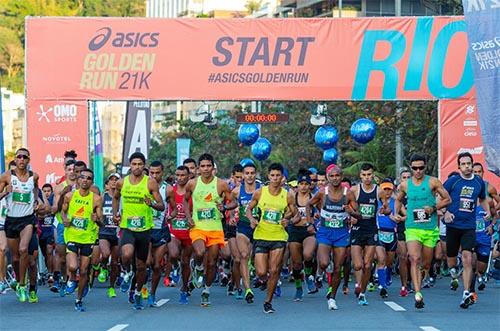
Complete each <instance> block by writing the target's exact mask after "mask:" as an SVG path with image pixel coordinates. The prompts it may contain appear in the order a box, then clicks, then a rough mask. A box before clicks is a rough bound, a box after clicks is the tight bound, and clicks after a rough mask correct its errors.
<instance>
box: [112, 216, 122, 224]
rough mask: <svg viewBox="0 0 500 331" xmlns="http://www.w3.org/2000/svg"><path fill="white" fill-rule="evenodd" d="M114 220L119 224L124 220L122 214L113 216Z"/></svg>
mask: <svg viewBox="0 0 500 331" xmlns="http://www.w3.org/2000/svg"><path fill="white" fill-rule="evenodd" d="M113 221H114V222H115V224H116V225H119V224H120V222H121V221H122V216H121V215H120V214H117V215H115V216H113Z"/></svg>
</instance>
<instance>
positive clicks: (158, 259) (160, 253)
mask: <svg viewBox="0 0 500 331" xmlns="http://www.w3.org/2000/svg"><path fill="white" fill-rule="evenodd" d="M149 175H150V176H151V177H152V178H153V179H154V180H155V181H156V182H157V183H158V186H159V187H160V195H161V198H162V201H164V202H167V201H168V203H169V209H170V210H172V211H173V212H172V213H171V214H169V216H168V219H170V218H175V217H176V216H177V208H176V206H175V198H174V196H173V192H171V191H170V192H171V193H170V196H169V195H167V194H168V193H167V187H168V185H167V183H166V182H165V181H164V180H163V175H164V168H163V164H162V163H161V162H160V161H153V162H151V165H150V166H149ZM167 221H168V220H167ZM168 242H170V231H169V228H168V226H167V222H165V212H163V211H158V210H155V209H153V229H152V230H151V249H150V257H151V258H150V260H151V261H152V262H151V265H152V266H153V275H152V277H151V290H150V294H149V297H148V304H149V306H150V307H158V304H157V302H156V289H157V288H158V284H159V283H160V278H161V271H162V268H161V264H162V261H163V257H164V256H165V254H166V253H167V243H168Z"/></svg>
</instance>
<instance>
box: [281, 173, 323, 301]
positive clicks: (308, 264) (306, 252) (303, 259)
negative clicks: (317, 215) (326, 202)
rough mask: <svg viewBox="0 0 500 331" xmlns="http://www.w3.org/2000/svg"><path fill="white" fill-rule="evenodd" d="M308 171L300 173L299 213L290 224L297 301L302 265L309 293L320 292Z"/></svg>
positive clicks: (298, 298)
mask: <svg viewBox="0 0 500 331" xmlns="http://www.w3.org/2000/svg"><path fill="white" fill-rule="evenodd" d="M308 172H309V171H307V172H303V173H299V176H298V179H297V182H298V189H297V192H294V193H293V195H294V199H295V207H296V208H297V211H298V213H297V215H295V217H294V218H293V219H291V221H290V225H289V226H288V235H289V236H288V247H289V249H290V257H291V260H292V275H293V279H294V280H295V297H294V300H295V301H302V297H303V290H302V278H303V277H304V276H303V275H302V267H304V274H305V280H306V283H307V287H308V291H309V294H312V293H316V292H318V289H317V288H316V286H315V285H314V276H313V274H312V272H313V267H314V264H313V258H314V253H315V251H316V229H315V227H314V224H313V222H312V213H313V211H312V210H310V211H309V213H307V210H306V205H307V202H308V201H309V200H310V199H311V198H312V193H311V176H310V175H309V173H308Z"/></svg>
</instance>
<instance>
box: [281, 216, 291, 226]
mask: <svg viewBox="0 0 500 331" xmlns="http://www.w3.org/2000/svg"><path fill="white" fill-rule="evenodd" d="M288 224H290V220H287V219H286V218H283V219H281V226H282V227H284V228H286V227H287V226H288Z"/></svg>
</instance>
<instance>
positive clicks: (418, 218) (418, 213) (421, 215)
mask: <svg viewBox="0 0 500 331" xmlns="http://www.w3.org/2000/svg"><path fill="white" fill-rule="evenodd" d="M413 221H414V222H415V223H429V222H430V221H431V217H430V216H429V215H428V214H427V213H426V212H425V209H414V210H413Z"/></svg>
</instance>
